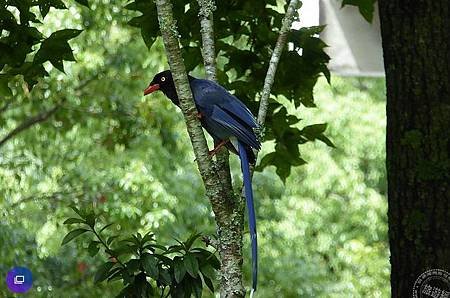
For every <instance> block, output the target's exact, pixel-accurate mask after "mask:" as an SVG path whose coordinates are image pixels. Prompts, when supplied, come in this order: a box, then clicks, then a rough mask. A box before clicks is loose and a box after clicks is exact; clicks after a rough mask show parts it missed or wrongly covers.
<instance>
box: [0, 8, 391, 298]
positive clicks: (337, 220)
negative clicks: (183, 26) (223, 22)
mask: <svg viewBox="0 0 450 298" xmlns="http://www.w3.org/2000/svg"><path fill="white" fill-rule="evenodd" d="M103 2H104V3H103V5H101V4H99V5H97V6H96V7H95V8H94V9H93V10H92V11H89V10H87V9H85V8H80V7H70V9H69V10H67V11H57V12H56V11H55V10H51V11H50V13H49V15H48V16H47V17H46V18H45V24H42V25H40V27H39V28H40V30H41V31H42V32H43V33H46V34H47V35H48V34H50V32H53V31H54V30H56V29H61V28H66V27H71V28H77V27H79V28H80V29H81V26H83V28H87V29H86V30H85V31H84V32H83V33H82V34H81V35H80V36H79V37H77V38H76V39H73V40H72V41H71V42H70V44H71V45H72V47H73V49H74V55H75V57H76V59H77V63H65V70H66V73H65V74H63V73H61V72H59V71H58V70H56V69H53V68H52V66H51V65H50V64H48V65H46V69H47V71H49V72H50V76H49V77H46V78H45V79H43V80H42V81H41V82H40V83H39V84H37V85H36V86H35V87H34V89H33V91H32V92H31V93H30V92H27V90H26V88H24V87H23V86H24V85H23V84H24V83H23V81H21V80H19V79H18V80H17V81H15V86H13V87H14V89H13V90H23V91H22V92H16V91H15V94H14V103H12V104H11V105H10V106H9V107H8V109H6V110H5V111H3V112H1V113H0V137H1V136H4V135H5V134H6V133H7V132H9V131H11V130H12V129H13V128H14V127H16V126H17V124H18V123H20V122H21V120H22V119H24V118H26V117H29V116H31V115H34V114H36V113H37V112H39V111H41V110H42V108H45V107H46V108H51V107H52V106H54V104H56V103H59V102H63V105H62V107H61V109H60V110H59V111H58V112H57V113H56V114H55V115H54V116H53V117H52V118H50V119H49V120H48V121H46V122H44V123H42V124H40V125H37V126H34V127H32V128H30V129H28V130H27V131H25V132H23V133H21V134H19V135H17V136H16V137H15V138H13V139H11V140H10V141H9V142H7V143H6V144H5V145H4V146H3V147H1V148H0V210H1V211H0V212H1V218H0V248H1V249H0V273H1V275H2V276H3V277H4V276H6V272H7V271H8V270H9V269H10V268H11V267H13V266H19V265H22V266H26V267H28V268H30V269H31V271H32V272H33V274H34V285H33V289H32V290H31V291H30V292H29V293H27V294H25V295H23V296H25V297H114V294H117V290H118V289H119V288H120V284H117V282H116V283H109V284H106V283H103V284H100V285H94V284H93V272H95V267H96V266H97V265H98V264H100V263H102V261H104V258H105V256H104V255H101V254H100V255H97V256H96V257H95V258H91V257H90V256H89V255H88V252H87V250H86V248H83V245H84V246H87V243H86V242H83V241H73V242H71V243H70V244H69V245H66V246H63V247H61V246H60V244H61V240H62V238H63V237H64V235H65V234H66V233H67V227H66V226H63V225H62V222H63V221H64V219H66V218H67V217H69V216H72V215H73V212H72V211H71V210H70V208H69V205H70V204H71V203H76V204H78V205H82V206H93V207H94V208H95V209H96V210H98V211H99V212H101V213H102V217H103V218H104V220H105V221H108V222H114V226H113V227H114V229H116V230H117V231H120V233H123V234H125V235H126V234H131V233H132V232H135V231H140V232H144V233H145V232H147V231H149V230H152V231H154V232H155V233H156V234H157V237H158V239H159V240H160V241H163V242H165V243H167V244H172V243H174V240H173V238H174V237H176V238H186V237H187V236H188V235H189V234H190V233H191V232H192V231H199V232H202V233H204V234H213V233H214V232H215V225H214V219H213V215H212V212H211V209H210V206H209V203H208V202H207V200H206V199H205V197H204V196H203V191H202V183H201V180H200V177H199V175H198V171H197V169H196V166H195V163H194V162H193V161H194V156H193V154H192V151H191V145H190V141H189V139H188V136H187V134H186V130H185V126H184V123H183V119H182V115H181V114H180V112H179V111H178V110H177V109H176V108H175V107H173V106H172V104H171V103H170V102H169V101H168V100H166V99H165V98H163V96H162V94H158V95H154V96H151V97H146V98H144V97H143V96H142V90H143V89H144V88H145V87H146V85H147V83H148V82H149V81H150V79H151V78H152V77H153V75H154V74H155V73H156V72H158V71H160V70H162V69H164V68H166V67H167V66H166V60H165V55H164V52H163V47H162V45H161V41H160V40H159V41H157V42H156V43H155V44H154V45H153V47H152V49H151V51H148V49H147V48H146V46H145V44H144V42H143V40H142V38H141V36H140V34H139V32H138V31H137V30H135V29H133V28H131V27H130V26H127V25H126V21H127V19H129V15H127V13H126V12H124V11H123V10H121V9H120V5H119V4H116V3H115V1H111V2H109V1H103ZM80 20H82V24H80ZM196 72H197V74H198V75H199V76H201V70H199V69H197V70H196ZM314 92H315V98H316V104H317V106H318V108H317V109H306V108H304V107H303V106H302V107H300V108H295V107H294V106H293V105H292V104H290V103H289V102H288V101H286V100H285V99H283V98H280V99H279V100H280V101H285V102H284V104H285V106H289V109H288V112H289V113H292V114H295V115H297V116H298V117H299V118H302V119H304V121H305V122H306V123H323V122H327V123H328V129H327V136H328V137H329V138H330V139H331V140H332V141H333V142H334V144H335V145H336V147H337V148H336V149H332V148H330V147H327V146H326V145H325V144H323V143H317V142H315V143H308V144H306V145H304V146H302V158H303V159H305V160H306V161H307V162H308V163H307V164H306V165H304V166H301V167H296V168H295V169H294V170H293V171H292V173H291V175H290V176H289V177H288V179H287V181H286V183H285V184H283V183H282V181H281V180H280V178H279V177H278V176H277V175H276V173H275V169H274V168H273V167H269V168H266V169H265V170H264V171H263V172H258V173H256V174H255V177H254V189H255V198H256V204H257V206H256V208H257V214H258V231H259V239H260V241H259V243H260V244H259V245H260V283H259V284H260V286H259V290H258V297H274V296H275V297H388V296H389V290H390V288H389V252H388V242H387V217H386V209H387V202H386V198H385V194H386V181H385V180H386V176H385V167H384V156H385V152H384V143H385V140H384V139H385V135H384V131H385V102H384V99H385V91H384V80H382V79H373V78H340V77H333V78H332V84H331V86H330V85H328V83H327V82H326V80H325V79H320V80H319V83H318V84H317V85H316V87H315V89H314ZM272 148H273V144H272V143H271V142H266V143H265V144H264V145H263V149H262V155H261V156H260V158H261V157H263V156H264V154H265V153H268V152H270V151H271V150H272ZM231 159H232V170H233V173H234V177H235V179H240V172H239V164H238V161H237V160H236V157H235V156H232V157H231ZM81 237H85V235H83V236H81ZM247 238H248V237H245V245H246V247H245V249H244V252H245V254H246V255H245V261H244V267H245V274H246V276H245V284H246V285H249V282H250V281H249V280H250V271H249V270H250V268H249V267H250V266H249V265H250V262H249V261H248V260H249V249H248V244H249V243H248V239H247ZM204 294H205V295H206V296H210V295H211V294H210V293H209V292H207V291H206V290H205V292H204ZM8 295H9V296H10V295H11V293H9V292H8V290H7V289H6V285H5V284H4V282H1V283H0V296H1V297H4V296H8Z"/></svg>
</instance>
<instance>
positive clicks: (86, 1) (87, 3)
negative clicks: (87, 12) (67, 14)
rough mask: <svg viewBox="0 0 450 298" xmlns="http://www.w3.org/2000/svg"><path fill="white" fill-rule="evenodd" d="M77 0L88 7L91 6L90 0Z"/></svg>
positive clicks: (76, 0)
mask: <svg viewBox="0 0 450 298" xmlns="http://www.w3.org/2000/svg"><path fill="white" fill-rule="evenodd" d="M75 2H78V3H80V4H81V5H84V6H86V7H87V8H89V2H88V0H75Z"/></svg>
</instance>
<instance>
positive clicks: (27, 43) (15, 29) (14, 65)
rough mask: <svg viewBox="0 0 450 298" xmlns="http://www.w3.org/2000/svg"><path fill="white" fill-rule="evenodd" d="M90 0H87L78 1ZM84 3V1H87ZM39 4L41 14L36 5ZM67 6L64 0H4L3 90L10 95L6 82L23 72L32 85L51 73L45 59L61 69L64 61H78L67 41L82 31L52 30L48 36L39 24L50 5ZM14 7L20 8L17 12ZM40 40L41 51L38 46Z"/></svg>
mask: <svg viewBox="0 0 450 298" xmlns="http://www.w3.org/2000/svg"><path fill="white" fill-rule="evenodd" d="M77 2H84V3H85V4H87V0H84V1H77ZM84 3H83V4H84ZM36 6H38V7H39V12H40V14H41V18H39V17H38V16H37V15H36V13H35V10H34V9H33V8H34V7H36ZM52 7H53V8H55V9H67V7H66V5H65V4H64V2H62V1H61V0H39V1H32V0H20V1H17V0H3V3H1V5H0V33H1V37H0V73H1V74H2V77H3V79H2V81H3V82H2V83H1V86H2V87H1V88H0V92H1V94H2V95H8V94H9V93H10V91H8V89H9V87H8V84H7V82H9V81H10V80H12V79H13V77H14V76H17V75H22V76H23V77H24V79H25V81H26V82H27V83H28V87H29V88H30V89H31V88H33V86H34V85H35V84H36V83H37V80H38V78H42V77H44V76H48V72H47V71H46V70H45V69H44V67H43V64H44V62H45V61H50V62H51V63H52V64H53V66H55V67H56V68H57V69H59V70H60V71H62V72H64V65H63V61H75V58H74V56H73V54H72V48H71V47H70V45H69V44H68V43H67V41H68V40H69V39H72V38H74V37H76V36H78V35H79V34H80V33H81V31H80V30H75V29H64V30H59V31H57V32H54V33H52V34H51V35H50V36H49V37H47V38H45V37H44V35H43V34H42V33H41V32H40V31H39V30H38V28H36V25H35V24H36V23H41V20H42V21H43V20H44V19H45V17H46V16H47V14H48V12H49V11H50V8H52ZM14 9H16V10H17V11H18V16H17V14H14V13H13V12H14ZM39 44H40V47H39V49H38V51H37V52H36V53H35V55H34V56H33V53H34V52H35V51H36V48H37V46H38V45H39Z"/></svg>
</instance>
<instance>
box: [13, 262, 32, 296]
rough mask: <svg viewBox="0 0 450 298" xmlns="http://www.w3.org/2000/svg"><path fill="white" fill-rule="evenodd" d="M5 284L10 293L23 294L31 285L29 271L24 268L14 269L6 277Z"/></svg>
mask: <svg viewBox="0 0 450 298" xmlns="http://www.w3.org/2000/svg"><path fill="white" fill-rule="evenodd" d="M6 284H7V285H8V288H9V289H10V290H11V292H14V293H25V292H27V291H28V290H29V289H30V288H31V286H32V285H33V277H32V275H31V271H30V270H28V268H25V267H14V268H13V269H11V270H9V272H8V274H7V275H6Z"/></svg>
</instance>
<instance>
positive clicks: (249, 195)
mask: <svg viewBox="0 0 450 298" xmlns="http://www.w3.org/2000/svg"><path fill="white" fill-rule="evenodd" d="M239 157H240V158H241V168H242V176H243V180H244V192H245V200H246V202H247V210H248V226H249V229H250V238H251V245H252V294H253V292H255V291H256V285H257V279H258V238H257V234H256V216H255V207H254V205H253V190H252V181H251V177H250V168H249V162H248V157H247V151H246V150H245V145H244V144H243V143H241V142H239ZM252 294H251V295H252Z"/></svg>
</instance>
